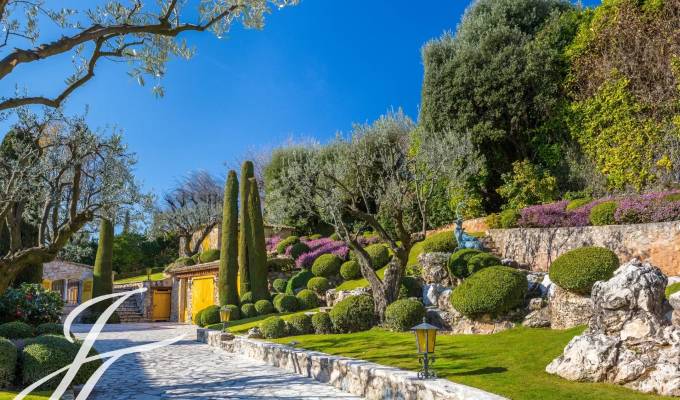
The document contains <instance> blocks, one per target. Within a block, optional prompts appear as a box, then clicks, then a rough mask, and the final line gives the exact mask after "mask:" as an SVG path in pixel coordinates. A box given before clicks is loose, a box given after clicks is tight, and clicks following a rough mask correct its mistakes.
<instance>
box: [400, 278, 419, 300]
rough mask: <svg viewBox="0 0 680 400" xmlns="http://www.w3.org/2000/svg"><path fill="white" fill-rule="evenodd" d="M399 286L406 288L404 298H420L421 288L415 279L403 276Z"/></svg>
mask: <svg viewBox="0 0 680 400" xmlns="http://www.w3.org/2000/svg"><path fill="white" fill-rule="evenodd" d="M401 284H402V286H403V287H404V288H406V297H422V296H423V287H422V285H421V284H420V281H419V280H418V279H417V278H414V277H412V276H405V277H403V278H401Z"/></svg>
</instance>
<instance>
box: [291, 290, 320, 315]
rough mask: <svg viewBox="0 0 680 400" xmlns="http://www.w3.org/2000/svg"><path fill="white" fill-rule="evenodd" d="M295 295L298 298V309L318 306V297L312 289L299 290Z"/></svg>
mask: <svg viewBox="0 0 680 400" xmlns="http://www.w3.org/2000/svg"><path fill="white" fill-rule="evenodd" d="M295 297H297V299H298V305H299V307H300V310H309V309H310V308H316V307H318V306H319V298H318V297H317V295H316V293H314V292H313V291H312V290H309V289H303V290H300V292H299V293H298V294H297V296H295Z"/></svg>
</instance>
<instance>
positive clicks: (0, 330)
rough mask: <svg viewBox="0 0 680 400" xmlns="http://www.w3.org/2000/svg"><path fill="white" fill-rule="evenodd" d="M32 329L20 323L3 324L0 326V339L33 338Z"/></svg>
mask: <svg viewBox="0 0 680 400" xmlns="http://www.w3.org/2000/svg"><path fill="white" fill-rule="evenodd" d="M34 334H35V332H33V327H32V326H31V325H29V324H27V323H25V322H22V321H12V322H5V323H4V324H2V325H0V337H4V338H7V339H25V338H30V337H33V335H34Z"/></svg>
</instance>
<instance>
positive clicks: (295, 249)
mask: <svg viewBox="0 0 680 400" xmlns="http://www.w3.org/2000/svg"><path fill="white" fill-rule="evenodd" d="M308 251H309V246H307V245H306V244H304V243H302V242H300V243H295V244H294V245H292V246H291V247H290V256H291V257H293V260H296V259H297V258H298V257H300V256H301V255H302V254H304V253H306V252H308Z"/></svg>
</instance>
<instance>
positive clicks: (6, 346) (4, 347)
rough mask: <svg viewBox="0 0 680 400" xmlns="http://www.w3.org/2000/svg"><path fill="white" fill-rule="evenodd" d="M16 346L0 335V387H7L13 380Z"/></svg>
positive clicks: (15, 365) (15, 364) (15, 366)
mask: <svg viewBox="0 0 680 400" xmlns="http://www.w3.org/2000/svg"><path fill="white" fill-rule="evenodd" d="M17 353H18V352H17V347H16V346H15V345H14V343H12V342H11V341H9V339H5V338H2V337H0V388H5V387H8V386H10V385H11V384H12V382H14V371H16V368H17Z"/></svg>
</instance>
